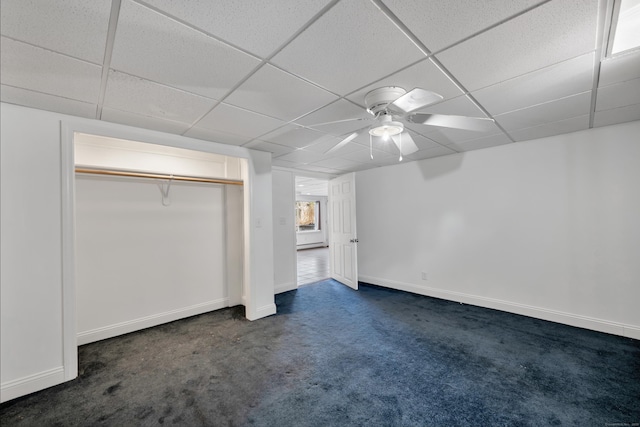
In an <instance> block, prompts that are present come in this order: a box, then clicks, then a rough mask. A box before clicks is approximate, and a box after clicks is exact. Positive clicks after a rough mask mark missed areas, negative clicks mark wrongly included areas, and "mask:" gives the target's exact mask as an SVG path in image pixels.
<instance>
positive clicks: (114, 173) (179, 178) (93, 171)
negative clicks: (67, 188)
mask: <svg viewBox="0 0 640 427" xmlns="http://www.w3.org/2000/svg"><path fill="white" fill-rule="evenodd" d="M76 173H85V174H91V175H111V176H130V177H134V178H152V179H173V180H174V181H191V182H208V183H211V184H230V185H243V182H242V181H240V180H237V179H222V178H205V177H202V176H186V175H166V174H157V173H146V172H131V171H121V170H110V169H92V168H82V167H79V168H76Z"/></svg>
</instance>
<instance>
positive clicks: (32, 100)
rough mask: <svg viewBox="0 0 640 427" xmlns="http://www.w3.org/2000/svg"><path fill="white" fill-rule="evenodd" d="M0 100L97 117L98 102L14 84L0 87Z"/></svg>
mask: <svg viewBox="0 0 640 427" xmlns="http://www.w3.org/2000/svg"><path fill="white" fill-rule="evenodd" d="M0 100H1V101H2V102H6V103H8V104H16V105H23V106H25V107H31V108H38V109H40V110H46V111H53V112H56V113H62V114H69V115H72V116H78V117H86V118H89V119H95V118H96V104H90V103H87V102H82V101H76V100H74V99H68V98H62V97H59V96H54V95H47V94H46V93H41V92H33V91H31V90H27V89H21V88H17V87H12V86H5V85H2V86H1V87H0Z"/></svg>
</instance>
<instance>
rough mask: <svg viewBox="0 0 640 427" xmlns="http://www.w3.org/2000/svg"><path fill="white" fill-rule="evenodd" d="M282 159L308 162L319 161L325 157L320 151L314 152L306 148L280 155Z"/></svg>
mask: <svg viewBox="0 0 640 427" xmlns="http://www.w3.org/2000/svg"><path fill="white" fill-rule="evenodd" d="M278 159H280V160H287V161H290V162H296V163H302V164H308V163H314V162H318V161H320V160H322V159H323V157H322V155H320V154H318V153H312V152H311V151H306V150H295V151H292V152H291V153H287V154H285V155H283V156H279V157H278Z"/></svg>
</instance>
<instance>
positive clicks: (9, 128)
mask: <svg viewBox="0 0 640 427" xmlns="http://www.w3.org/2000/svg"><path fill="white" fill-rule="evenodd" d="M0 108H1V114H0V120H1V123H0V129H1V131H2V134H1V148H2V151H1V157H2V170H1V173H2V175H1V178H2V179H1V185H2V189H1V190H2V192H1V200H0V201H1V209H2V211H1V214H2V219H1V230H0V235H1V242H2V243H1V244H2V252H1V254H0V257H1V259H0V261H1V264H2V268H1V283H0V289H1V295H0V297H1V300H2V301H1V304H2V306H1V308H2V312H1V323H0V328H1V329H0V332H1V336H0V339H1V342H0V368H1V371H0V383H1V384H0V392H1V393H0V400H2V401H6V400H9V399H13V398H15V397H18V396H22V395H25V394H28V393H31V392H34V391H37V390H40V389H43V388H46V387H48V386H52V385H55V384H58V383H60V382H63V381H65V380H69V379H72V378H74V377H75V376H76V375H77V367H76V366H75V364H74V363H73V361H74V360H75V354H76V351H77V345H76V342H75V337H76V330H75V308H70V306H71V305H73V304H70V303H69V302H70V301H73V299H74V298H73V297H72V296H70V295H69V292H67V293H66V294H65V293H64V292H63V291H64V288H65V287H67V288H68V290H70V291H71V293H75V287H74V286H73V285H71V286H69V285H68V280H67V279H65V280H63V277H66V278H68V277H69V274H70V275H72V274H71V273H69V274H66V272H67V273H68V272H70V271H72V270H73V269H70V268H69V266H68V265H67V264H65V261H64V259H66V258H68V257H66V256H65V255H64V254H66V253H67V250H68V249H67V250H65V251H63V248H64V247H66V248H68V246H67V245H66V243H65V242H67V241H68V240H69V239H68V237H69V236H68V235H66V234H64V235H63V233H62V230H63V225H64V224H69V219H68V218H63V217H62V215H61V210H62V211H63V212H64V211H65V209H66V208H65V206H67V205H68V202H64V203H63V201H65V200H67V201H68V200H72V197H73V194H72V193H71V194H69V193H70V189H69V188H68V187H63V183H65V182H68V181H69V179H66V178H65V176H66V177H69V176H71V177H72V176H73V169H72V168H73V162H72V161H71V162H70V161H69V158H66V157H65V156H66V155H67V154H65V153H69V152H72V151H71V150H69V149H67V148H65V147H66V146H67V145H69V144H70V141H71V136H70V133H74V132H80V133H88V134H95V135H101V136H110V137H115V138H121V139H131V140H135V141H141V142H148V143H154V144H159V145H165V146H173V147H177V148H185V149H190V150H199V151H205V152H215V153H217V154H221V155H225V156H231V157H239V158H242V162H240V165H239V168H240V175H241V176H242V179H243V180H245V182H246V183H248V185H247V187H248V188H246V191H244V192H242V193H241V194H240V196H241V197H243V198H244V200H243V203H242V206H243V209H244V211H245V213H244V217H245V218H248V221H247V222H245V223H244V225H243V227H244V229H243V231H244V232H243V240H244V244H243V247H245V248H248V251H245V253H244V254H243V255H242V256H243V258H244V259H243V262H244V265H246V266H247V267H246V269H245V274H244V277H243V281H244V283H245V285H246V289H245V298H244V302H245V307H246V315H247V318H249V319H251V320H255V319H259V318H261V317H264V316H268V315H270V314H274V313H275V311H276V307H275V304H274V297H273V295H274V289H273V254H272V251H273V221H272V215H273V211H272V187H271V183H272V182H271V156H270V154H269V153H262V152H258V151H254V150H249V149H246V148H242V147H236V146H229V145H223V144H216V143H212V142H205V141H199V140H196V139H192V138H185V137H180V136H176V135H170V134H166V133H162V132H154V131H149V130H144V129H137V128H133V127H128V126H121V125H116V124H112V123H107V122H100V121H96V120H88V119H80V118H77V117H71V116H66V115H63V114H56V113H51V112H45V111H41V110H36V109H30V108H24V107H19V106H14V105H9V104H5V103H0ZM72 158H73V156H72V155H71V160H72ZM63 165H64V166H65V167H64V170H63ZM67 169H68V170H67ZM61 176H62V177H61ZM71 190H72V189H71ZM235 198H236V199H238V197H235ZM71 240H72V239H71ZM69 252H71V251H69ZM70 310H71V311H72V313H71V314H70Z"/></svg>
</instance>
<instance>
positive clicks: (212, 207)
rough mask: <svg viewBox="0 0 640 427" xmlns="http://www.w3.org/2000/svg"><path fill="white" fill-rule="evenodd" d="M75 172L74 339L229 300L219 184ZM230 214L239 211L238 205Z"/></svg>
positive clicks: (167, 318) (222, 190) (140, 325)
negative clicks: (163, 186)
mask: <svg viewBox="0 0 640 427" xmlns="http://www.w3.org/2000/svg"><path fill="white" fill-rule="evenodd" d="M168 193H169V195H168V197H167V198H166V199H165V200H164V203H163V199H162V195H161V192H160V189H159V188H158V183H157V182H155V181H154V180H148V179H147V180H145V179H135V178H114V177H97V176H82V175H80V176H78V177H76V272H77V273H76V300H77V303H76V310H77V311H76V312H77V322H78V344H86V343H89V342H93V341H97V340H101V339H105V338H110V337H112V336H116V335H121V334H124V333H128V332H132V331H134V330H138V329H143V328H146V327H149V326H155V325H157V324H160V323H164V322H168V321H172V320H176V319H179V318H183V317H187V316H191V315H195V314H200V313H203V312H206V311H211V310H215V309H219V308H222V307H227V306H229V292H228V290H227V286H228V285H227V282H226V270H227V266H226V258H227V257H226V239H227V237H229V238H231V239H239V238H240V237H241V236H233V235H228V233H227V227H226V221H225V211H226V206H225V205H226V203H225V188H224V186H222V185H215V184H196V183H185V182H178V181H176V182H173V183H172V185H171V187H169V192H168ZM236 215H240V216H241V215H242V210H241V209H240V211H239V212H237V213H236Z"/></svg>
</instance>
